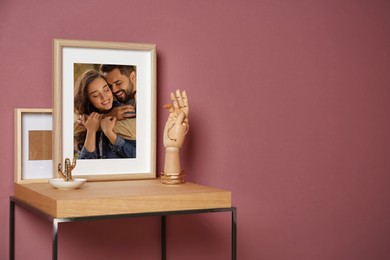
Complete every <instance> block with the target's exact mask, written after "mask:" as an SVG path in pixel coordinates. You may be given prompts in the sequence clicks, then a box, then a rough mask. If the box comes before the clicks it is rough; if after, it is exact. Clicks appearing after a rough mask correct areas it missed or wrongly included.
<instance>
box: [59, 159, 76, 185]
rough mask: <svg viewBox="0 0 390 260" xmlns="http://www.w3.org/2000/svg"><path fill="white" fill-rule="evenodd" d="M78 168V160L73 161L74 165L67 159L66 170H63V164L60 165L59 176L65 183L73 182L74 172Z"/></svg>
mask: <svg viewBox="0 0 390 260" xmlns="http://www.w3.org/2000/svg"><path fill="white" fill-rule="evenodd" d="M75 167H76V159H73V162H72V164H71V163H70V159H69V158H66V159H65V167H64V170H62V163H59V164H58V174H59V175H60V176H61V178H62V179H63V180H64V181H72V180H73V177H72V171H73V169H74V168H75Z"/></svg>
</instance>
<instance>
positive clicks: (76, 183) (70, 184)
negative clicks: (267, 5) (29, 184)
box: [49, 178, 87, 190]
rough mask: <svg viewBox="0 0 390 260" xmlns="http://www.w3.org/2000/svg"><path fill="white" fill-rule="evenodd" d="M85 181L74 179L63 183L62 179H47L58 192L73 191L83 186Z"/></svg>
mask: <svg viewBox="0 0 390 260" xmlns="http://www.w3.org/2000/svg"><path fill="white" fill-rule="evenodd" d="M86 181H87V179H82V178H74V179H73V181H64V180H63V179H62V178H56V179H49V183H50V184H51V185H52V186H53V187H55V188H57V189H59V190H75V189H78V188H80V187H81V186H83V185H84V183H85V182H86Z"/></svg>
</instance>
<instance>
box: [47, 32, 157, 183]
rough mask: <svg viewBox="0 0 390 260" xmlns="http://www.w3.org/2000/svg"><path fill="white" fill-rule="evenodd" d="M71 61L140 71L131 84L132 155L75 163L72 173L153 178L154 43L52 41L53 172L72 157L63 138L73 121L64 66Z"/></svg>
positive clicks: (94, 178) (67, 70) (104, 177)
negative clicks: (134, 123)
mask: <svg viewBox="0 0 390 260" xmlns="http://www.w3.org/2000/svg"><path fill="white" fill-rule="evenodd" d="M72 62H73V63H72ZM74 63H93V64H123V65H130V64H131V65H133V64H136V65H137V67H139V68H140V70H139V72H138V71H137V85H138V84H139V83H141V84H142V87H138V88H137V117H139V118H141V119H139V120H138V119H137V133H140V134H139V135H138V134H137V157H136V158H135V159H112V160H111V159H103V160H101V159H97V160H77V166H76V169H75V172H74V173H73V174H74V175H75V176H78V177H83V178H87V179H88V180H89V181H107V180H126V179H151V178H156V71H157V69H156V45H154V44H138V43H123V42H100V41H81V40H64V39H55V40H54V41H53V170H54V172H56V171H57V165H58V164H59V163H60V162H62V161H63V160H64V159H65V158H70V157H73V153H71V152H70V148H69V146H70V144H69V141H67V140H69V138H71V139H72V140H73V132H72V131H73V126H72V127H69V125H70V124H72V123H74V122H73V121H72V120H71V119H70V117H71V116H70V115H73V106H72V105H70V103H71V101H70V100H72V101H73V91H74V89H73V88H69V87H68V86H69V85H70V84H69V78H70V77H69V75H72V72H70V71H72V69H73V68H71V66H70V65H69V64H74ZM141 84H140V85H141ZM65 86H66V87H65ZM72 86H73V81H72ZM138 121H140V123H139V124H138ZM70 135H71V137H70ZM67 138H68V139H67ZM67 147H68V148H67ZM72 148H73V143H72ZM72 150H73V149H72ZM139 154H140V155H139Z"/></svg>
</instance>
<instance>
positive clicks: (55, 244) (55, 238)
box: [9, 196, 237, 260]
mask: <svg viewBox="0 0 390 260" xmlns="http://www.w3.org/2000/svg"><path fill="white" fill-rule="evenodd" d="M15 205H18V206H21V207H23V208H25V209H27V210H29V211H30V212H32V213H35V214H37V215H38V216H40V217H43V218H45V219H47V220H49V221H51V222H52V225H53V229H52V259H53V260H57V259H58V228H59V224H60V223H65V222H79V221H93V220H102V219H118V218H134V217H147V216H160V217H161V259H162V260H166V253H167V251H166V218H167V216H170V215H185V214H200V213H213V212H214V213H215V212H231V218H232V222H231V224H232V225H231V259H232V260H236V259H237V208H236V207H230V208H211V209H193V210H176V211H162V212H142V213H129V214H117V215H100V216H85V217H68V218H56V217H53V216H51V215H49V214H47V213H45V212H43V211H41V210H39V209H37V208H35V207H33V206H31V205H30V204H28V203H25V202H23V201H21V200H19V199H18V198H16V197H13V196H12V197H10V213H9V240H10V242H9V259H10V260H14V259H15Z"/></svg>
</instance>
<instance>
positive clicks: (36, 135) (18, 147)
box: [15, 108, 53, 183]
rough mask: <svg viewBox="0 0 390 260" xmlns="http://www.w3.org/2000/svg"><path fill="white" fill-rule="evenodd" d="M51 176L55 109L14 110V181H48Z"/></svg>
mask: <svg viewBox="0 0 390 260" xmlns="http://www.w3.org/2000/svg"><path fill="white" fill-rule="evenodd" d="M52 177H53V156H52V109H46V108H17V109H15V182H16V183H29V182H45V181H47V180H48V179H50V178H52Z"/></svg>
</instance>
